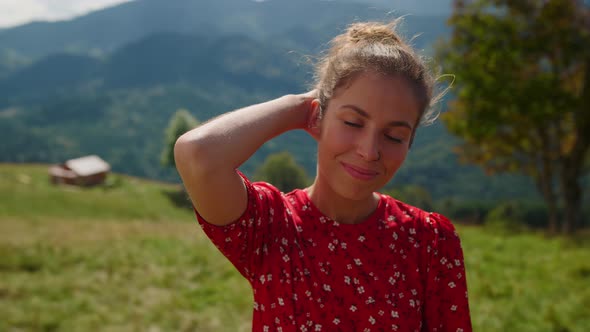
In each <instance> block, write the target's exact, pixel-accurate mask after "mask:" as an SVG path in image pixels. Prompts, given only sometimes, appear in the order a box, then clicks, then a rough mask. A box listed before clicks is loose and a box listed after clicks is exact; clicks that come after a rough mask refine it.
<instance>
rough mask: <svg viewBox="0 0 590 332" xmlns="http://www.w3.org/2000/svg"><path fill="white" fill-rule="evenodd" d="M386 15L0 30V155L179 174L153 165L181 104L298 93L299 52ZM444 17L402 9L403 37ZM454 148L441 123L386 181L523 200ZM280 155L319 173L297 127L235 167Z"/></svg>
mask: <svg viewBox="0 0 590 332" xmlns="http://www.w3.org/2000/svg"><path fill="white" fill-rule="evenodd" d="M408 3H409V2H408ZM327 13H329V15H327ZM386 17H390V18H391V16H388V14H387V10H384V9H377V8H376V7H375V6H372V5H371V6H368V5H367V4H366V3H364V4H358V3H347V2H336V1H320V0H315V1H314V0H301V1H297V2H294V1H287V0H270V1H264V2H253V1H247V0H217V1H213V0H202V1H192V0H191V1H189V0H174V1H167V2H164V1H156V0H144V1H136V2H130V3H126V4H123V5H120V6H117V7H113V8H109V9H105V10H102V11H98V12H95V13H91V14H88V15H86V16H83V17H79V18H76V19H74V20H71V21H67V22H56V23H35V24H29V25H26V26H23V27H19V28H14V29H7V30H2V31H0V45H2V46H1V47H4V48H6V49H5V50H4V51H3V52H4V53H0V55H1V54H11V56H13V57H14V56H15V54H25V55H26V57H27V59H25V60H22V61H21V62H19V65H18V66H8V67H10V70H8V71H6V72H4V73H3V74H0V133H2V137H3V144H2V145H0V161H11V162H14V161H16V162H61V161H63V160H65V159H68V158H72V157H77V156H80V155H83V154H91V153H92V154H99V155H101V156H102V157H103V158H105V159H106V160H107V161H109V162H110V163H111V165H112V166H113V169H114V170H115V171H117V172H122V173H127V174H133V175H138V176H144V177H149V178H156V179H164V180H173V181H177V180H178V177H177V175H176V172H175V171H174V170H173V169H166V168H164V167H162V166H161V165H160V163H159V156H160V153H161V151H162V148H163V134H164V129H165V127H166V126H167V123H168V121H169V119H170V117H171V116H172V114H173V113H174V112H175V111H176V110H177V109H179V108H186V109H188V110H189V111H191V113H193V114H194V115H195V116H196V117H197V118H198V119H199V120H200V121H206V120H208V119H210V118H212V117H214V116H217V115H219V114H221V113H224V112H227V111H229V110H232V109H235V108H238V107H243V106H246V105H249V104H253V103H257V102H261V101H264V100H268V99H269V98H274V97H278V96H281V95H284V94H287V93H297V92H303V91H306V90H307V89H308V88H309V83H310V82H311V78H312V67H311V63H310V60H309V59H310V58H311V59H312V61H311V62H313V60H314V59H315V58H316V57H317V56H316V55H317V54H319V53H320V51H321V50H323V49H324V48H325V46H326V42H327V41H329V40H330V38H331V37H333V36H334V35H335V34H336V33H338V32H339V31H341V30H342V29H343V28H344V27H345V26H346V25H347V24H349V23H351V22H354V21H361V20H367V19H374V18H381V19H383V18H386ZM445 20H446V17H445V16H408V17H407V18H406V20H405V24H403V25H402V27H401V28H402V31H403V32H404V34H405V35H406V36H408V37H411V36H414V35H417V34H420V33H421V35H420V36H419V37H418V38H416V39H415V40H413V44H414V45H415V46H416V47H418V48H420V49H423V50H425V51H426V52H429V50H430V49H431V47H432V43H433V41H434V40H436V39H437V38H439V37H441V36H444V35H445V34H446V33H447V31H448V29H447V28H446V27H445V23H444V22H445ZM37 42H38V43H37ZM73 50H74V51H73ZM32 59H35V60H32ZM0 63H2V62H1V61H0ZM6 63H9V62H6ZM10 63H14V62H10ZM0 68H2V67H1V66H0ZM442 106H443V108H444V105H442ZM456 144H457V139H455V138H452V137H450V136H449V135H448V133H447V132H446V130H445V129H444V127H443V126H442V125H440V124H438V125H436V126H432V127H427V128H423V129H420V130H419V133H418V136H417V139H416V143H415V145H414V147H413V148H412V151H411V153H410V156H409V158H408V160H407V163H406V164H405V165H404V167H403V168H402V169H401V170H400V172H399V174H398V175H397V176H396V178H395V180H394V182H393V184H394V185H405V184H417V185H420V186H423V187H425V188H428V189H429V190H430V191H431V193H432V195H433V196H434V197H435V198H436V199H442V198H452V197H460V198H470V199H473V198H474V197H476V198H478V199H487V198H497V197H522V196H527V195H531V185H530V183H529V182H527V180H526V179H522V178H513V177H511V178H502V177H495V178H490V177H486V176H485V175H484V174H483V173H482V172H481V171H480V170H479V169H477V168H476V167H472V166H462V165H458V163H457V160H456V157H455V156H454V154H453V152H452V149H453V146H455V145H456ZM283 150H287V151H290V152H291V153H293V154H294V155H295V158H296V160H297V162H298V163H300V164H302V165H303V166H304V167H305V168H306V170H307V172H308V174H314V173H315V167H314V166H315V144H314V142H313V140H312V139H311V138H310V137H309V136H308V135H306V134H304V133H303V132H290V133H287V134H286V135H282V136H280V137H278V138H276V139H274V140H272V141H271V142H268V143H267V144H265V145H264V146H263V147H262V148H261V149H260V151H259V152H257V153H256V154H255V156H254V157H253V158H251V160H250V161H249V162H248V163H246V164H245V165H244V170H245V171H246V172H247V173H249V174H252V173H253V171H254V170H255V168H256V167H257V166H258V165H260V164H261V163H262V161H263V160H264V158H265V157H266V156H268V155H269V154H271V153H275V152H279V151H283ZM507 188H509V189H510V190H508V189H507Z"/></svg>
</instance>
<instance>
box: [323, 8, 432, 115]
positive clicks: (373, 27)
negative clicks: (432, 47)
mask: <svg viewBox="0 0 590 332" xmlns="http://www.w3.org/2000/svg"><path fill="white" fill-rule="evenodd" d="M398 21H399V19H398V20H395V21H393V22H391V23H389V24H385V23H376V22H368V23H354V24H351V25H350V26H349V27H348V29H347V30H346V31H345V32H344V33H343V34H341V35H338V36H336V37H335V38H334V39H332V41H331V48H330V49H329V51H328V53H327V54H326V55H325V56H324V57H323V58H322V59H321V60H320V61H319V63H318V64H317V66H316V71H315V88H316V89H317V90H318V96H319V101H320V107H321V111H320V117H323V112H324V110H325V109H327V106H328V103H329V101H330V99H331V98H332V97H333V96H334V93H335V91H336V90H337V89H338V88H340V87H343V86H347V85H349V84H351V83H352V80H354V79H355V78H356V77H357V76H358V75H359V74H362V73H365V72H374V73H378V74H384V75H388V76H397V77H403V78H405V79H406V80H407V81H408V83H410V85H411V87H412V89H413V91H414V92H415V96H416V99H417V100H418V105H419V116H418V123H420V124H422V123H426V122H430V121H431V120H433V119H434V118H436V115H435V114H433V112H432V110H431V109H430V106H431V103H433V88H434V79H433V77H432V75H431V74H430V72H429V70H428V68H427V67H426V65H425V63H424V61H423V60H422V58H421V57H420V56H418V55H417V54H416V53H415V52H414V50H413V49H412V48H411V47H410V46H409V45H408V44H407V43H406V42H404V41H403V40H402V38H400V37H399V35H398V34H397V33H396V32H395V27H396V25H397V23H398ZM437 99H438V98H437Z"/></svg>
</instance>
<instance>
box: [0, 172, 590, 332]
mask: <svg viewBox="0 0 590 332" xmlns="http://www.w3.org/2000/svg"><path fill="white" fill-rule="evenodd" d="M0 175H1V176H0V257H1V259H0V331H206V332H208V331H211V332H213V331H215V332H217V331H228V332H229V331H232V332H233V331H249V330H250V328H251V325H250V319H251V310H252V309H251V308H252V294H251V291H250V288H249V285H248V283H247V282H246V280H245V279H243V278H242V277H241V276H240V275H239V274H238V272H237V271H236V270H235V269H234V268H233V266H232V265H231V264H230V263H229V262H228V261H227V260H226V259H225V258H224V257H223V256H222V255H221V254H220V253H219V252H218V251H217V249H216V248H215V247H214V246H213V245H212V244H211V243H210V242H209V241H208V239H207V238H206V237H205V235H204V234H203V232H202V231H201V229H200V228H199V226H198V225H197V223H196V221H195V220H194V216H193V214H192V211H191V210H190V209H189V208H188V207H187V206H186V205H183V204H177V202H179V201H180V202H181V203H182V200H183V195H184V194H183V193H182V191H181V189H180V188H179V187H177V186H176V187H175V186H172V185H168V184H161V183H154V182H145V181H141V180H139V179H133V178H128V177H124V176H120V178H119V179H120V180H118V181H119V184H118V185H117V186H116V187H114V188H111V189H105V188H90V189H80V188H70V187H65V188H64V187H54V186H51V185H50V184H49V183H48V182H47V178H46V174H45V167H41V166H27V167H24V168H23V167H14V166H13V167H7V166H0ZM31 202H32V203H31ZM29 203H31V205H27V204H29ZM458 231H459V233H460V235H461V238H462V244H463V249H464V252H465V264H466V267H467V277H468V288H469V298H470V306H471V314H472V320H473V325H474V330H475V331H519V332H521V331H522V332H527V331H531V332H533V331H534V332H544V331H547V332H549V331H559V332H561V331H568V332H586V331H590V287H588V286H589V285H590V241H589V239H590V236H589V235H588V233H586V234H581V235H579V236H578V237H576V238H553V239H548V238H546V237H544V236H543V235H542V234H533V233H518V234H512V233H509V232H506V231H504V232H501V231H498V230H492V229H487V228H482V227H467V226H463V227H462V226H458Z"/></svg>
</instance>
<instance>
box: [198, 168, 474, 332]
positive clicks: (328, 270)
mask: <svg viewBox="0 0 590 332" xmlns="http://www.w3.org/2000/svg"><path fill="white" fill-rule="evenodd" d="M243 179H244V183H245V184H246V188H247V191H248V207H247V209H246V211H245V212H244V214H243V215H242V216H241V217H240V218H239V219H238V220H237V221H235V222H234V223H232V224H230V225H227V226H223V227H219V226H214V225H211V224H208V223H207V222H206V221H205V220H203V218H202V217H201V216H199V215H198V213H197V218H198V221H199V223H200V224H201V226H202V227H203V230H204V231H205V233H206V234H207V236H209V238H210V239H211V240H212V241H213V243H214V244H215V245H216V246H217V247H218V248H219V250H220V251H221V252H222V253H223V254H224V255H225V256H226V257H227V258H228V259H229V260H230V261H231V262H232V263H233V265H234V266H235V267H236V268H237V269H238V271H240V273H241V274H242V275H243V276H244V277H245V278H246V279H248V281H249V282H250V284H251V285H252V289H253V292H254V314H253V321H252V330H253V331H264V332H266V331H279V332H281V331H282V332H288V331H293V332H294V331H297V332H305V331H367V332H368V331H453V332H458V331H464V332H467V331H471V320H470V316H469V306H468V301H467V286H466V278H465V267H464V265H463V252H462V249H461V245H460V241H459V237H458V236H457V233H456V232H455V229H454V227H453V225H452V224H451V223H450V221H449V220H448V219H446V218H445V217H443V216H442V215H439V214H434V213H427V212H424V211H422V210H420V209H418V208H415V207H412V206H409V205H407V204H404V203H402V202H399V201H397V200H395V199H393V198H391V197H389V196H386V195H381V197H380V201H379V204H378V206H377V209H376V210H375V212H374V213H373V214H372V215H371V216H370V217H369V218H368V219H367V220H365V221H364V222H362V223H360V224H355V225H349V224H340V223H338V222H336V221H333V220H331V219H330V218H328V217H326V216H324V215H323V214H322V213H321V212H320V211H319V210H318V209H317V208H316V207H315V206H314V205H313V203H312V202H311V200H310V199H309V197H308V196H307V193H306V192H305V191H303V190H294V191H292V192H291V193H288V194H282V193H281V192H280V191H279V190H277V189H276V188H275V187H273V186H272V185H270V184H267V183H262V182H260V183H254V184H252V183H250V182H249V181H248V180H247V179H246V178H245V177H243Z"/></svg>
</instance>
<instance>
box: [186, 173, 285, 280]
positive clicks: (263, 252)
mask: <svg viewBox="0 0 590 332" xmlns="http://www.w3.org/2000/svg"><path fill="white" fill-rule="evenodd" d="M237 172H238V174H239V175H240V176H241V177H242V181H243V182H244V185H245V186H246V191H247V195H248V204H247V207H246V210H245V211H244V213H243V214H242V215H241V216H240V217H239V218H238V219H237V220H235V221H234V222H232V223H231V224H229V225H226V226H216V225H213V224H210V223H208V222H207V221H206V220H205V219H204V218H203V217H202V216H201V215H200V214H199V213H198V212H197V210H196V209H194V208H193V209H194V211H195V215H196V217H197V221H198V222H199V224H200V225H201V227H202V228H203V231H204V232H205V234H206V235H207V236H208V237H209V239H211V241H212V242H213V244H214V245H215V246H216V247H217V248H218V249H219V251H221V253H222V254H223V255H224V256H225V257H226V258H227V259H229V261H230V262H231V263H232V264H233V265H234V266H235V267H236V268H237V269H238V271H239V272H240V273H241V274H242V275H243V276H244V277H245V278H246V279H248V280H249V281H250V282H252V281H253V280H254V279H255V278H256V275H257V271H259V270H260V267H261V265H262V264H263V263H264V261H263V258H264V257H265V256H267V253H268V247H269V245H268V244H269V241H270V240H271V239H272V238H273V232H277V231H279V228H280V227H282V226H281V225H280V221H283V223H284V218H278V217H279V216H281V215H282V214H283V211H284V210H285V208H284V203H283V200H282V194H281V192H280V191H279V190H278V189H277V188H275V187H273V186H272V185H270V184H268V183H264V182H256V183H251V182H250V181H249V180H248V178H246V176H244V174H242V173H241V172H240V171H237ZM227 204H232V202H227ZM274 236H275V237H276V234H274Z"/></svg>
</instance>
